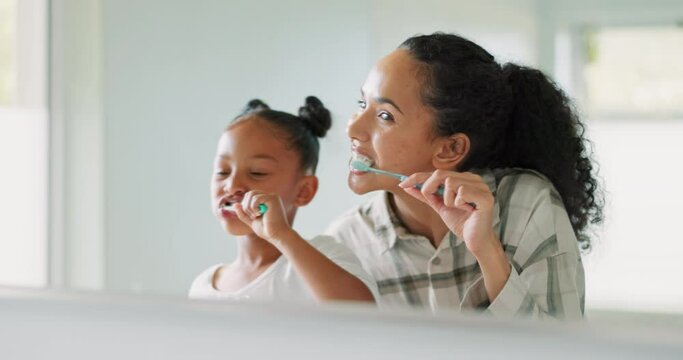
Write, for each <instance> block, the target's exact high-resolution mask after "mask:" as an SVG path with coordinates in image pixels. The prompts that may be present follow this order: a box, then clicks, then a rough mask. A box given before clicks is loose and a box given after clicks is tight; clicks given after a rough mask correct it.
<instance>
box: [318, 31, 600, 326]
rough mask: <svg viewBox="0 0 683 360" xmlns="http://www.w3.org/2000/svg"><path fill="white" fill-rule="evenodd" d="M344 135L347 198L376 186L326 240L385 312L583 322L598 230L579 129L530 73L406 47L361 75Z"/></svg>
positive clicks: (460, 44) (459, 42) (453, 44)
mask: <svg viewBox="0 0 683 360" xmlns="http://www.w3.org/2000/svg"><path fill="white" fill-rule="evenodd" d="M359 105H360V109H359V110H358V112H357V113H356V114H355V115H354V116H353V117H352V118H351V120H350V121H349V125H348V128H347V132H348V136H349V138H350V139H351V144H352V150H353V159H352V160H354V162H358V161H360V162H361V163H364V164H365V165H367V166H370V167H372V168H375V169H381V170H387V171H391V172H394V173H399V174H404V175H409V177H408V178H407V179H405V180H404V181H402V182H400V183H399V181H397V180H396V179H395V178H392V177H389V176H385V175H380V174H376V173H373V172H368V171H366V170H367V169H366V170H363V169H362V168H361V170H358V168H357V167H354V168H352V170H351V172H350V174H349V186H350V188H351V189H352V190H353V191H354V192H356V193H359V194H364V193H367V192H370V191H376V190H383V192H382V193H381V194H380V195H378V196H377V197H376V198H375V199H374V200H373V201H371V202H370V203H368V204H366V205H363V206H361V207H360V208H358V209H354V210H352V211H350V212H348V213H346V214H345V215H343V216H342V217H341V218H339V219H338V220H337V221H336V222H335V223H333V224H332V226H331V227H330V228H329V230H328V232H329V233H331V234H332V235H334V236H335V237H336V238H337V239H338V240H339V241H341V242H342V243H344V244H346V245H348V246H349V247H351V248H352V249H353V250H354V251H355V253H356V255H358V256H359V257H360V260H361V262H362V263H363V266H364V267H365V268H366V270H368V271H369V272H370V273H371V275H373V277H374V278H375V280H376V281H377V285H378V288H379V293H380V295H379V298H378V299H377V300H378V302H379V303H380V304H381V305H384V306H404V305H410V306H417V307H429V308H431V309H433V310H438V309H456V310H460V309H463V310H464V309H481V310H483V311H485V312H487V313H490V314H493V315H499V316H515V315H520V316H537V317H544V316H550V317H555V318H567V319H578V318H581V317H582V315H583V306H584V273H583V266H582V264H581V256H580V250H579V247H582V248H585V249H587V248H588V247H589V245H590V240H589V238H588V237H587V236H586V226H587V225H588V224H589V223H590V222H593V223H596V222H599V221H600V220H601V215H602V213H601V209H602V205H601V201H600V196H599V192H598V191H597V186H596V184H597V182H596V180H595V177H594V176H593V173H592V169H593V164H592V162H591V160H590V159H589V157H588V154H587V151H586V148H585V144H584V143H585V141H584V138H583V125H582V124H581V122H580V121H579V120H578V118H577V117H576V115H575V114H574V112H573V111H572V108H571V106H570V103H569V100H568V99H567V97H566V96H565V95H564V94H563V93H562V92H561V91H560V90H559V89H558V88H557V87H556V86H555V85H554V84H553V83H552V82H551V81H550V80H549V79H548V78H547V77H546V76H545V75H543V73H541V72H540V71H538V70H534V69H531V68H526V67H521V66H517V65H514V64H506V65H500V64H498V63H497V62H496V61H495V60H494V58H493V56H491V55H490V54H489V53H488V52H486V51H485V50H484V49H482V48H481V47H480V46H478V45H476V44H475V43H473V42H471V41H468V40H466V39H463V38H461V37H459V36H456V35H449V34H443V33H436V34H432V35H427V36H416V37H413V38H410V39H408V40H406V41H405V42H404V43H403V44H402V45H401V46H400V47H399V48H398V49H397V50H395V51H394V52H392V53H391V54H389V55H388V56H387V57H385V58H383V59H382V60H380V61H379V62H378V63H377V64H376V65H375V67H374V68H373V69H372V70H371V71H370V74H369V75H368V77H367V79H366V80H365V83H364V84H363V86H362V90H361V100H360V101H359Z"/></svg>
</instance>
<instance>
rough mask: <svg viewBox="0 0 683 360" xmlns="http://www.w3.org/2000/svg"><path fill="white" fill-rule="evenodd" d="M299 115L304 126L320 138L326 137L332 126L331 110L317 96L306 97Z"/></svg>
mask: <svg viewBox="0 0 683 360" xmlns="http://www.w3.org/2000/svg"><path fill="white" fill-rule="evenodd" d="M264 105H265V104H264ZM299 117H300V118H301V121H303V123H304V126H306V128H308V129H309V130H310V131H311V132H312V133H313V135H315V136H317V137H319V138H322V137H325V134H327V131H328V130H330V128H331V127H332V116H331V115H330V111H329V110H327V109H326V108H325V106H324V105H323V103H322V102H321V101H320V99H318V98H317V97H315V96H309V97H307V98H306V102H305V103H304V106H302V107H300V108H299Z"/></svg>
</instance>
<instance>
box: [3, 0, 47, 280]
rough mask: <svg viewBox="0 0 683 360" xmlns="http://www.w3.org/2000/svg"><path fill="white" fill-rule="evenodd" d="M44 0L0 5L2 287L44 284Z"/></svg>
mask: <svg viewBox="0 0 683 360" xmlns="http://www.w3.org/2000/svg"><path fill="white" fill-rule="evenodd" d="M45 14H46V4H45V0H0V168H1V169H2V170H1V172H0V286H2V285H14V286H44V285H46V283H47V213H48V212H47V207H48V200H47V199H48V190H47V189H48V183H49V182H48V156H47V155H48V154H47V145H48V131H47V129H48V127H47V100H46V99H47V96H46V93H47V92H46V90H47V86H46V84H47V71H46V68H47V46H46V45H47V41H46V38H47V32H46V24H47V18H46V16H45Z"/></svg>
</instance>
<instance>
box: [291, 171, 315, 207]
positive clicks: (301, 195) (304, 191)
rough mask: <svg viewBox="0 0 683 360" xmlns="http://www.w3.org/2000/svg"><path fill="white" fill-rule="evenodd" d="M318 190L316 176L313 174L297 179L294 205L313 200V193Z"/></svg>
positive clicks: (303, 204) (306, 203)
mask: <svg viewBox="0 0 683 360" xmlns="http://www.w3.org/2000/svg"><path fill="white" fill-rule="evenodd" d="M317 192H318V177H317V176H315V175H305V176H303V177H302V178H301V180H299V185H298V186H297V193H296V198H294V205H296V206H297V207H301V206H306V205H308V203H310V202H311V201H312V200H313V197H315V194H316V193H317Z"/></svg>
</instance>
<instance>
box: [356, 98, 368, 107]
mask: <svg viewBox="0 0 683 360" xmlns="http://www.w3.org/2000/svg"><path fill="white" fill-rule="evenodd" d="M358 107H359V108H361V109H365V108H366V107H368V104H367V103H366V102H365V100H358Z"/></svg>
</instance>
